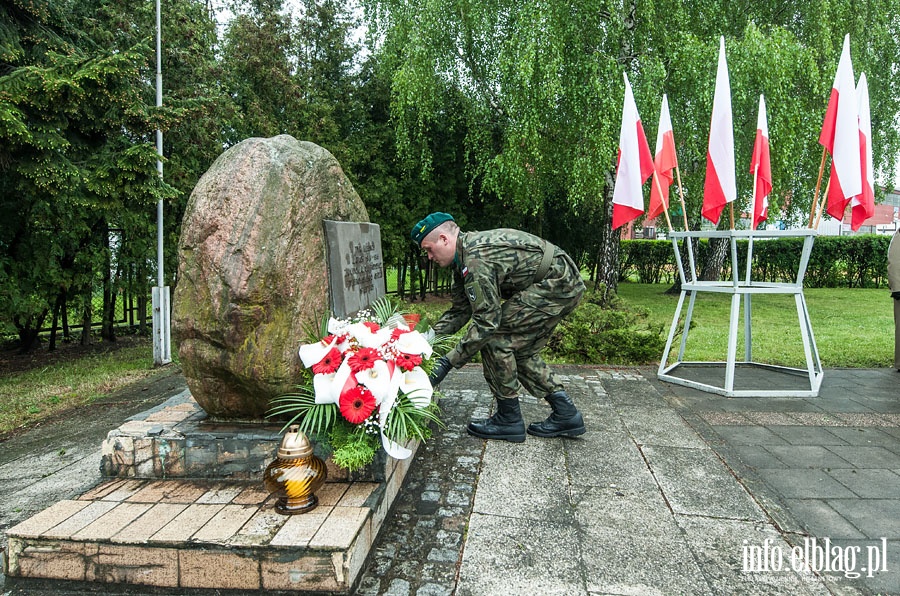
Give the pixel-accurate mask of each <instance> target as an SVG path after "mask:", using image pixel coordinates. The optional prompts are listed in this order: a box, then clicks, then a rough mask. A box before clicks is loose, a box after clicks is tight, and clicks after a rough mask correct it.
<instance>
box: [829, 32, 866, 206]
mask: <svg viewBox="0 0 900 596" xmlns="http://www.w3.org/2000/svg"><path fill="white" fill-rule="evenodd" d="M858 114H859V105H858V104H857V100H856V85H855V84H854V82H853V63H852V62H851V61H850V36H849V35H846V36H844V49H843V50H842V51H841V60H840V62H839V63H838V69H837V73H836V74H835V75H834V85H832V89H831V97H830V98H829V100H828V109H827V110H826V111H825V121H824V122H823V123H822V132H821V133H820V134H819V143H820V144H821V145H822V146H824V147H825V149H826V150H827V151H828V153H830V154H831V178H830V181H829V187H828V207H827V209H826V210H827V211H828V215H830V216H831V217H833V218H835V219H843V217H844V209H846V208H847V203H849V202H850V198H851V197H854V196H856V195H858V194H860V193H861V192H862V175H861V168H860V162H859V155H860V153H859V151H860V148H859V116H858Z"/></svg>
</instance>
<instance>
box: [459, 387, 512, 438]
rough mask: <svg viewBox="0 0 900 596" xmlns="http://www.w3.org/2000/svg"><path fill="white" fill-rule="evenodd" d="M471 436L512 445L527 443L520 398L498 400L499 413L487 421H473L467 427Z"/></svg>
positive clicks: (495, 413)
mask: <svg viewBox="0 0 900 596" xmlns="http://www.w3.org/2000/svg"><path fill="white" fill-rule="evenodd" d="M466 429H467V430H468V431H469V434H470V435H473V436H476V437H479V438H482V439H498V440H501V441H510V442H512V443H524V442H525V422H524V421H523V420H522V412H521V410H519V398H518V397H514V398H513V399H498V400H497V411H496V412H494V415H493V416H491V417H490V418H488V419H487V420H473V421H472V422H470V423H469V425H468V426H467V427H466Z"/></svg>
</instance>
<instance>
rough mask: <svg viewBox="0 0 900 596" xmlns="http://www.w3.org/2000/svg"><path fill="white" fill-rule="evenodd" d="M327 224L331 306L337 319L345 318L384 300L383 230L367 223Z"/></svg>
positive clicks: (337, 222)
mask: <svg viewBox="0 0 900 596" xmlns="http://www.w3.org/2000/svg"><path fill="white" fill-rule="evenodd" d="M323 223H324V225H325V244H326V247H327V255H328V294H329V302H330V306H331V311H332V313H333V314H334V316H336V317H339V318H343V317H346V316H348V315H351V314H353V313H355V312H357V311H359V310H361V309H363V308H366V307H367V306H369V305H370V304H371V303H372V302H373V301H375V300H377V299H378V298H380V297H382V296H384V293H385V292H384V260H383V259H382V254H381V228H380V227H379V226H378V225H377V224H373V223H365V222H347V221H331V220H325V221H324V222H323Z"/></svg>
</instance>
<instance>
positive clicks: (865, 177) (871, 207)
mask: <svg viewBox="0 0 900 596" xmlns="http://www.w3.org/2000/svg"><path fill="white" fill-rule="evenodd" d="M856 99H857V101H858V102H859V161H860V164H861V165H862V172H861V174H862V193H860V194H858V195H856V196H855V197H853V199H852V200H851V201H850V213H851V218H850V227H851V228H852V229H853V231H854V232H855V231H856V230H858V229H859V226H861V225H862V224H863V222H864V221H866V220H867V219H869V218H870V217H872V216H873V215H875V192H874V188H875V176H874V174H873V173H872V170H873V167H872V119H871V117H870V115H869V83H868V81H867V80H866V73H862V74H861V75H859V85H857V87H856Z"/></svg>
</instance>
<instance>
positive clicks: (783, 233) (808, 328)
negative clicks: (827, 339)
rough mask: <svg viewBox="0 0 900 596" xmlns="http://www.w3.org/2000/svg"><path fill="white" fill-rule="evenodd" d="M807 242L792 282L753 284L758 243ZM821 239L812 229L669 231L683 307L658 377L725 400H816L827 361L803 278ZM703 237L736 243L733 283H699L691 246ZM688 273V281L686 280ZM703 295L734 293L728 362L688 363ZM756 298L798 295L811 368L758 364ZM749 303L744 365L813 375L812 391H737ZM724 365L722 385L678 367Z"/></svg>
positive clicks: (810, 389) (679, 304)
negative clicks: (743, 247)
mask: <svg viewBox="0 0 900 596" xmlns="http://www.w3.org/2000/svg"><path fill="white" fill-rule="evenodd" d="M786 237H788V238H790V237H795V238H796V237H800V238H803V249H802V252H801V254H800V263H799V267H798V270H797V276H796V278H795V279H794V281H793V282H780V283H775V282H760V281H753V279H752V277H751V271H752V267H751V265H752V262H753V243H754V241H755V240H759V239H771V238H786ZM815 237H816V231H815V230H812V229H803V230H773V231H750V230H725V231H701V232H698V231H691V232H670V233H669V239H671V241H672V246H673V248H674V250H675V262H676V264H677V266H678V275H679V278H680V280H681V296H680V297H679V299H678V307H677V308H676V309H675V316H674V317H673V318H672V326H671V328H670V329H669V337H668V339H667V341H666V347H665V351H664V352H663V355H662V359H661V360H660V363H659V371H658V372H657V376H658V377H659V378H660V379H661V380H663V381H667V382H669V383H675V384H677V385H684V386H686V387H693V388H694V389H699V390H701V391H708V392H711V393H716V394H719V395H724V396H726V397H816V396H818V394H819V387H820V385H821V384H822V378H823V376H824V372H823V370H822V363H821V361H820V360H819V351H818V349H817V348H816V340H815V336H814V335H813V329H812V324H811V323H810V320H809V310H808V309H807V306H806V299H805V297H804V296H803V278H804V277H805V275H806V268H807V265H808V264H809V256H810V253H811V252H812V246H813V241H814V240H815ZM695 238H696V239H700V238H726V239H728V240H729V241H730V243H731V271H732V275H731V280H730V281H699V280H698V279H697V267H696V263H695V260H694V250H693V246H692V241H693V239H695ZM738 239H747V240H748V245H747V263H746V275H745V276H744V277H743V278H742V277H741V276H740V269H739V267H738V257H737V241H738ZM679 240H684V241H685V242H684V244H685V246H686V248H687V255H688V265H689V267H688V269H687V273H686V270H685V267H684V262H683V259H682V254H681V249H680V247H679V245H678V241H679ZM687 275H689V278H688V277H687ZM698 292H718V293H724V294H731V317H730V324H729V330H728V352H727V360H726V361H725V362H724V363H722V362H686V361H685V360H684V352H685V347H686V345H687V341H688V334H689V332H690V326H691V317H692V315H693V312H694V304H695V301H696V298H697V293H698ZM688 294H690V298H689V301H688V307H687V313H686V314H685V320H684V330H683V332H682V336H681V345H680V346H679V349H678V355H677V357H676V359H675V361H674V363H673V364H671V365H670V364H668V360H669V354H670V352H671V351H672V344H673V342H674V339H675V333H676V331H677V328H678V319H679V317H680V316H681V311H682V309H683V307H684V299H685V297H687V296H688ZM755 294H790V295H793V296H794V300H795V302H796V305H797V320H798V323H799V325H800V336H801V339H802V341H803V351H804V354H805V356H806V368H805V369H800V368H791V367H785V366H776V365H771V364H766V363H762V362H754V361H753V349H752V348H753V343H752V337H753V336H752V332H751V321H752V318H751V308H752V297H753V295H755ZM742 298H743V301H744V317H743V319H744V325H743V327H744V359H743V361H742V366H752V367H763V368H771V369H776V370H779V371H783V372H789V373H792V374H793V373H800V374H803V375H805V376H807V377H808V379H809V389H808V390H806V389H784V390H778V389H775V390H770V389H766V390H746V389H735V388H734V375H735V366H736V360H737V340H738V327H739V323H740V306H741V299H742ZM722 364H724V368H725V378H724V383H723V384H722V385H712V384H707V383H702V382H699V381H695V380H691V379H687V378H683V377H679V376H677V374H676V373H677V372H678V369H679V368H680V367H683V366H685V365H701V366H710V367H715V366H719V367H721V365H722Z"/></svg>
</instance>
